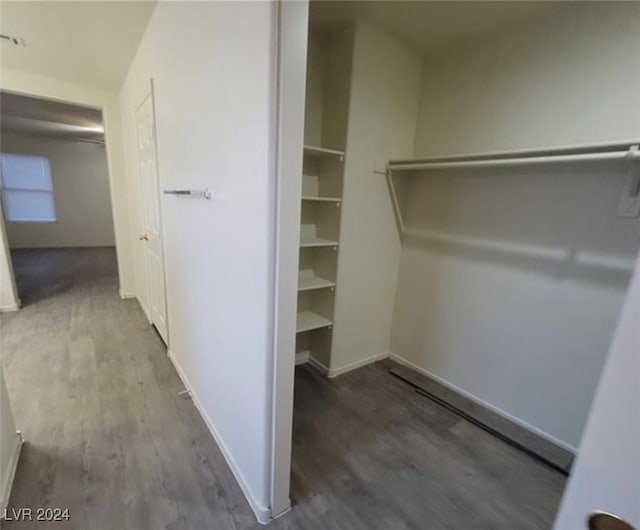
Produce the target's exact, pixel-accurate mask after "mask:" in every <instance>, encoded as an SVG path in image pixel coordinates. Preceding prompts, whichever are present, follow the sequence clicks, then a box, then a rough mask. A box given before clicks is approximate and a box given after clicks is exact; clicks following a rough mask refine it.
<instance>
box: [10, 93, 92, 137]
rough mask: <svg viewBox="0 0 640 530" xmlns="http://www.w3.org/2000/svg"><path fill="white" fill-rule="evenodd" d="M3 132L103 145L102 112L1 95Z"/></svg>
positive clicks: (42, 100)
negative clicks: (92, 142)
mask: <svg viewBox="0 0 640 530" xmlns="http://www.w3.org/2000/svg"><path fill="white" fill-rule="evenodd" d="M0 125H1V126H2V132H5V131H7V132H17V133H23V134H33V135H37V136H49V137H53V138H60V139H65V140H83V141H95V142H101V141H103V139H104V128H103V124H102V112H101V111H100V110H97V109H92V108H88V107H81V106H78V105H69V104H68V103H61V102H58V101H50V100H46V99H39V98H32V97H28V96H20V95H17V94H7V93H5V92H0Z"/></svg>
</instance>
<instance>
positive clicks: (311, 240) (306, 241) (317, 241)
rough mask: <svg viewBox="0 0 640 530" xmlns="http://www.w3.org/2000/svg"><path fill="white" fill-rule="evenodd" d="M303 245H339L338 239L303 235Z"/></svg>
mask: <svg viewBox="0 0 640 530" xmlns="http://www.w3.org/2000/svg"><path fill="white" fill-rule="evenodd" d="M300 246H301V247H337V246H338V242H337V241H331V240H330V239H322V238H320V237H301V238H300Z"/></svg>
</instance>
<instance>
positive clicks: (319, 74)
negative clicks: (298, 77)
mask: <svg viewBox="0 0 640 530" xmlns="http://www.w3.org/2000/svg"><path fill="white" fill-rule="evenodd" d="M325 46H326V43H325V39H323V38H322V36H321V35H319V34H316V33H309V35H308V53H307V72H306V83H305V106H304V144H305V145H315V146H321V145H322V116H323V113H324V110H323V109H324V84H325V82H327V81H328V80H327V77H326V75H325V68H326V58H325V49H324V48H325Z"/></svg>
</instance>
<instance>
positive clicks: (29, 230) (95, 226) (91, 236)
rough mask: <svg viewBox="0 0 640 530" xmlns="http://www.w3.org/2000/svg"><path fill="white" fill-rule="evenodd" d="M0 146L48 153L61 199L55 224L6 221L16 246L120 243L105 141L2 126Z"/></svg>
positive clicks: (5, 150) (4, 149)
mask: <svg viewBox="0 0 640 530" xmlns="http://www.w3.org/2000/svg"><path fill="white" fill-rule="evenodd" d="M0 147H1V149H2V152H3V153H17V154H25V155H40V156H45V157H47V158H48V159H49V164H50V167H51V178H52V180H53V192H54V198H55V203H56V215H57V221H56V222H55V223H10V222H8V223H6V227H7V235H8V238H9V246H10V247H11V248H47V247H94V246H113V245H114V244H115V239H114V233H113V218H112V215H111V198H110V196H109V170H108V167H107V158H106V154H105V148H104V146H100V145H96V144H92V143H87V142H75V141H69V140H60V139H54V138H46V137H42V136H31V135H26V134H16V133H9V132H6V131H3V132H2V138H1V142H0Z"/></svg>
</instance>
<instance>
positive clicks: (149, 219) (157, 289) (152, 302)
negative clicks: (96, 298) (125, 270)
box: [136, 90, 168, 343]
mask: <svg viewBox="0 0 640 530" xmlns="http://www.w3.org/2000/svg"><path fill="white" fill-rule="evenodd" d="M136 129H137V139H138V164H139V166H140V171H139V172H138V174H139V178H140V179H141V182H140V192H141V194H142V197H141V199H142V214H143V220H142V224H143V233H142V234H140V236H139V239H140V242H141V244H142V245H144V256H145V268H146V273H147V274H146V284H147V285H146V287H147V300H148V304H149V307H148V308H147V310H148V312H149V315H148V316H149V318H150V319H151V323H152V324H153V325H154V326H155V327H156V329H157V330H158V333H160V336H161V337H162V339H163V340H164V342H165V343H168V330H167V327H168V326H167V305H166V298H165V285H164V258H163V250H162V222H161V217H160V186H159V181H158V163H157V160H158V159H157V156H156V126H155V115H154V108H153V91H152V90H150V91H149V93H148V94H147V95H146V96H145V98H144V99H143V101H142V103H140V105H139V106H138V108H137V110H136Z"/></svg>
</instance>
